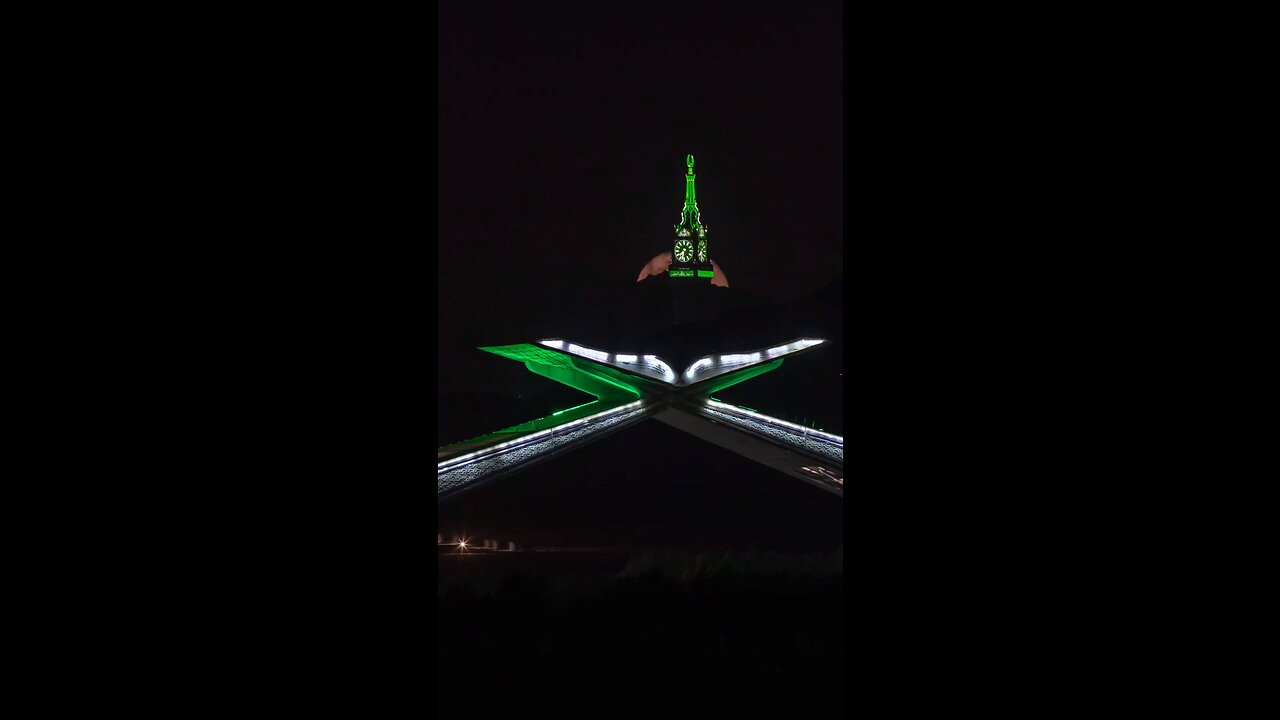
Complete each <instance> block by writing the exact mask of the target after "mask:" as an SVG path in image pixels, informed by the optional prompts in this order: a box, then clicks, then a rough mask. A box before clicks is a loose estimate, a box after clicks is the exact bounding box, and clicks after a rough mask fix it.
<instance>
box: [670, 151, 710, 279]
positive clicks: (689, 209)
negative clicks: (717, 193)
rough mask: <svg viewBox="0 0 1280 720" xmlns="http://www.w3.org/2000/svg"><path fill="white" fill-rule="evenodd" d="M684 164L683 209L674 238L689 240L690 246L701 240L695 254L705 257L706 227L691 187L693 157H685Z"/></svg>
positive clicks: (694, 192)
mask: <svg viewBox="0 0 1280 720" xmlns="http://www.w3.org/2000/svg"><path fill="white" fill-rule="evenodd" d="M684 162H685V165H686V166H687V170H686V171H685V176H684V209H683V210H681V211H680V224H679V225H676V237H677V238H690V243H689V245H690V246H692V244H693V242H697V241H699V240H701V241H702V242H701V243H699V248H700V249H699V251H698V253H697V254H698V255H701V256H704V257H705V255H706V237H707V227H706V226H705V225H703V224H702V214H701V213H700V212H698V196H697V191H696V190H695V189H694V185H693V183H694V180H695V179H696V178H697V176H696V175H694V174H693V155H686V156H685V158H684ZM698 262H705V260H704V259H703V258H699V259H698Z"/></svg>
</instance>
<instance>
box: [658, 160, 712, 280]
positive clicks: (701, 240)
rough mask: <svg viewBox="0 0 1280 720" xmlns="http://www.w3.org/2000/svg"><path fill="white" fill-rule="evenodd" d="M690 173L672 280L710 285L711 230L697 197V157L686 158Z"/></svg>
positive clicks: (673, 249)
mask: <svg viewBox="0 0 1280 720" xmlns="http://www.w3.org/2000/svg"><path fill="white" fill-rule="evenodd" d="M684 161H685V165H687V166H688V170H687V171H686V172H685V176H684V209H683V210H682V211H680V224H679V225H676V239H675V246H674V247H673V248H672V252H671V267H670V268H668V269H667V275H668V277H672V278H681V279H685V280H697V281H702V282H710V280H711V277H712V276H713V275H714V272H713V271H712V268H711V255H710V254H709V250H708V247H707V227H706V226H705V225H703V224H702V215H701V213H699V212H698V201H697V195H696V193H695V191H694V187H693V181H694V178H695V177H697V176H696V175H694V174H693V156H692V155H686V156H685V159H684Z"/></svg>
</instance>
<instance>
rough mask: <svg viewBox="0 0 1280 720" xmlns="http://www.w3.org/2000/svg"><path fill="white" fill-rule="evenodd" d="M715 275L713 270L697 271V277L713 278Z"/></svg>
mask: <svg viewBox="0 0 1280 720" xmlns="http://www.w3.org/2000/svg"><path fill="white" fill-rule="evenodd" d="M704 255H705V254H704ZM715 274H716V273H715V271H714V270H699V271H698V277H715Z"/></svg>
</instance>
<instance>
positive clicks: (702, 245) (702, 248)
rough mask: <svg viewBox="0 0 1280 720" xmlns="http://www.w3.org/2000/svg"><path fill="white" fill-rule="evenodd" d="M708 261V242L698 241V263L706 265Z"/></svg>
mask: <svg viewBox="0 0 1280 720" xmlns="http://www.w3.org/2000/svg"><path fill="white" fill-rule="evenodd" d="M706 261H707V241H706V240H699V241H698V262H700V263H704V262H706Z"/></svg>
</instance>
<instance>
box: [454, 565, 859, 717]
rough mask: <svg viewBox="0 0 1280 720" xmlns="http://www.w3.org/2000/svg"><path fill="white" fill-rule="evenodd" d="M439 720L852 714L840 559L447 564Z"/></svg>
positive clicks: (834, 715) (821, 715)
mask: <svg viewBox="0 0 1280 720" xmlns="http://www.w3.org/2000/svg"><path fill="white" fill-rule="evenodd" d="M439 560H440V566H439V572H440V575H439V591H438V592H439V606H438V608H439V610H438V616H437V624H438V628H437V630H438V638H439V640H438V643H439V644H438V646H437V660H438V667H439V671H438V672H439V676H438V681H439V683H438V692H439V710H440V713H441V715H442V717H467V718H477V717H563V716H565V715H566V714H573V715H575V716H579V715H581V714H582V713H584V712H585V713H586V714H588V715H591V714H594V716H596V717H622V716H627V717H630V716H633V715H634V714H635V713H647V714H651V716H660V717H727V716H733V717H760V716H763V715H762V713H766V712H770V713H773V712H777V713H783V715H781V716H783V717H839V716H840V715H841V713H842V709H843V680H844V678H843V674H844V619H843V612H844V575H843V555H842V553H841V552H839V551H837V552H834V553H827V554H780V553H767V552H732V551H720V552H699V553H693V552H682V551H678V550H649V551H642V552H639V553H631V554H610V553H600V552H594V553H582V554H574V553H550V554H535V553H515V554H511V555H508V556H505V557H501V558H499V557H497V556H490V557H487V558H481V557H468V558H458V557H447V556H446V557H441V558H439Z"/></svg>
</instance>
